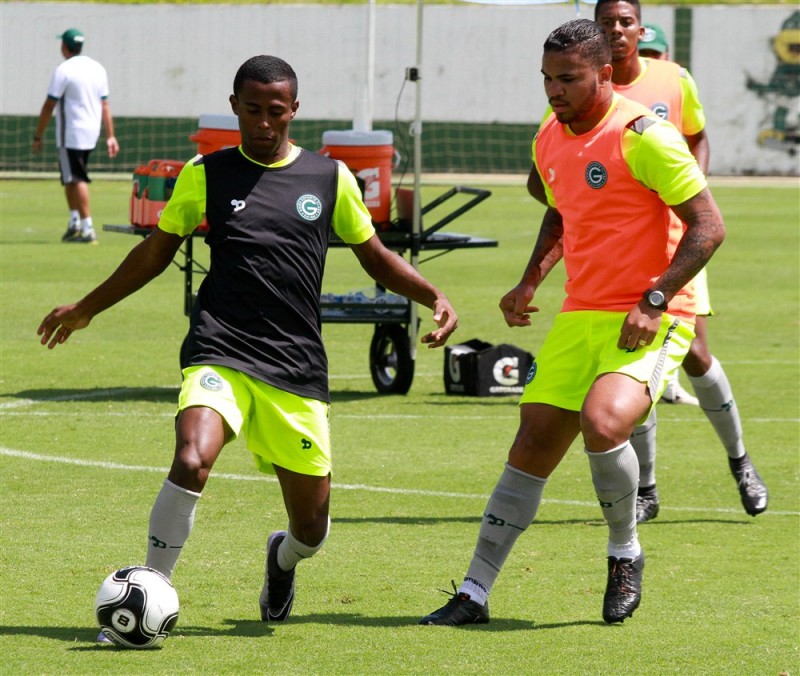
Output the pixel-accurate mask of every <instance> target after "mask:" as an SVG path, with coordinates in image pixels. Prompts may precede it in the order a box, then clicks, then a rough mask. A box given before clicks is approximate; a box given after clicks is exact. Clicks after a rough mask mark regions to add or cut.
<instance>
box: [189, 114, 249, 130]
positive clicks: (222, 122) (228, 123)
mask: <svg viewBox="0 0 800 676" xmlns="http://www.w3.org/2000/svg"><path fill="white" fill-rule="evenodd" d="M197 126H198V127H199V128H200V129H231V130H234V131H239V118H238V117H236V115H201V116H200V122H199V124H198V125H197Z"/></svg>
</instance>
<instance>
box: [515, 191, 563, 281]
mask: <svg viewBox="0 0 800 676" xmlns="http://www.w3.org/2000/svg"><path fill="white" fill-rule="evenodd" d="M563 235H564V221H563V219H562V217H561V214H560V213H559V212H558V211H557V210H555V209H553V208H552V207H548V208H547V211H545V213H544V216H543V217H542V225H541V227H540V228H539V236H538V237H537V239H536V244H535V246H534V247H533V253H531V258H530V261H528V266H527V267H526V268H525V275H524V279H530V275H531V274H535V275H538V282H537V284H536V285H537V286H538V284H539V283H541V281H542V280H543V279H544V278H545V277H546V276H547V274H548V273H549V272H550V270H552V269H553V268H554V267H555V265H556V263H558V261H560V260H561V257H562V256H563V254H564V246H563V241H562V237H563ZM534 271H538V272H534Z"/></svg>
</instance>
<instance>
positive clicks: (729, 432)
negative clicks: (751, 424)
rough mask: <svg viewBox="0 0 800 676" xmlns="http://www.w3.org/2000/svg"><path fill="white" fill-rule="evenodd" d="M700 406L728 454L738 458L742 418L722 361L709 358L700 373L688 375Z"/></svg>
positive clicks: (742, 444)
mask: <svg viewBox="0 0 800 676" xmlns="http://www.w3.org/2000/svg"><path fill="white" fill-rule="evenodd" d="M689 382H691V383H692V387H693V388H694V393H695V394H696V395H697V399H698V401H699V402H700V407H701V408H702V409H703V412H704V413H705V414H706V417H707V418H708V419H709V421H710V422H711V425H712V426H713V427H714V431H715V432H716V433H717V436H718V437H719V440H720V441H721V442H722V445H723V446H724V447H725V451H726V452H727V453H728V457H730V458H741V457H742V456H743V455H744V454H745V447H744V441H743V440H742V420H741V418H740V417H739V409H738V408H736V401H735V400H734V398H733V391H732V390H731V385H730V383H729V382H728V376H726V375H725V371H724V370H723V368H722V364H720V363H719V361H717V358H716V357H712V358H711V368H709V369H708V371H706V372H705V373H704V374H703V375H702V376H699V377H696V378H694V377H692V376H689Z"/></svg>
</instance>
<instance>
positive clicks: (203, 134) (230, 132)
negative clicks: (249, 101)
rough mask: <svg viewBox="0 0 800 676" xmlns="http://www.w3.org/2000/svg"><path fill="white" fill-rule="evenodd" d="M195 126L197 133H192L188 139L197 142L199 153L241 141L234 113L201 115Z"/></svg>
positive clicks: (219, 148) (203, 153) (231, 145)
mask: <svg viewBox="0 0 800 676" xmlns="http://www.w3.org/2000/svg"><path fill="white" fill-rule="evenodd" d="M197 126H198V130H197V133H196V134H192V135H191V136H190V137H189V140H190V141H193V142H194V143H196V144H197V152H198V153H200V154H201V155H208V154H209V153H213V152H214V151H216V150H223V149H224V148H235V147H236V146H238V145H239V144H240V143H241V142H242V137H241V134H239V118H238V117H236V115H201V116H200V120H199V123H198V125H197Z"/></svg>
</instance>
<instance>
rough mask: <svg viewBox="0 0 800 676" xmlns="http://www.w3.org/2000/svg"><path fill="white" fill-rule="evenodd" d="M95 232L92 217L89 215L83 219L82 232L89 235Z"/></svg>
mask: <svg viewBox="0 0 800 676" xmlns="http://www.w3.org/2000/svg"><path fill="white" fill-rule="evenodd" d="M93 232H94V225H92V217H91V216H87V217H86V218H82V219H81V234H82V235H89V234H91V233H93Z"/></svg>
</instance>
